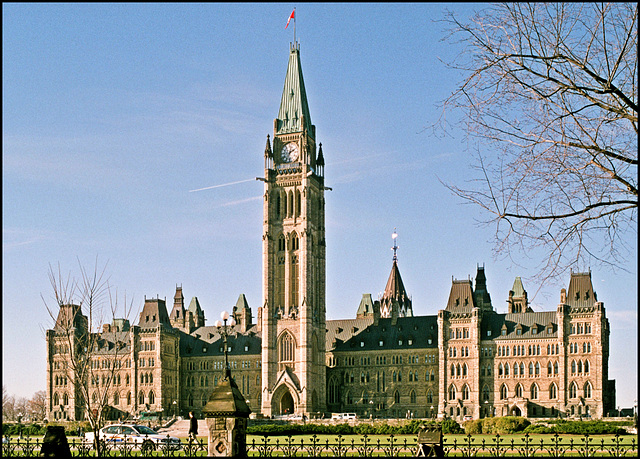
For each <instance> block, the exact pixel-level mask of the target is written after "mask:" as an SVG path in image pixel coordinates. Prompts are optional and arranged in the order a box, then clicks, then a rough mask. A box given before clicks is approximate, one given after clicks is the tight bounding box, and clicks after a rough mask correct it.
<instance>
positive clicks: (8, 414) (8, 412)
mask: <svg viewBox="0 0 640 459" xmlns="http://www.w3.org/2000/svg"><path fill="white" fill-rule="evenodd" d="M15 406H16V398H15V396H13V395H9V392H8V391H7V388H6V386H4V385H3V386H2V422H5V421H14V420H15V412H16V411H15Z"/></svg>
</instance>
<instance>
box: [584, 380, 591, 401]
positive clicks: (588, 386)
mask: <svg viewBox="0 0 640 459" xmlns="http://www.w3.org/2000/svg"><path fill="white" fill-rule="evenodd" d="M584 398H591V383H590V382H589V381H587V382H586V383H585V384H584Z"/></svg>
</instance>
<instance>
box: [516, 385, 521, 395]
mask: <svg viewBox="0 0 640 459" xmlns="http://www.w3.org/2000/svg"><path fill="white" fill-rule="evenodd" d="M516 397H519V398H522V386H521V385H520V384H518V385H517V386H516Z"/></svg>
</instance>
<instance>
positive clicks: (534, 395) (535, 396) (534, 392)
mask: <svg viewBox="0 0 640 459" xmlns="http://www.w3.org/2000/svg"><path fill="white" fill-rule="evenodd" d="M531 399H532V400H537V399H538V386H537V385H536V384H535V383H534V384H532V385H531Z"/></svg>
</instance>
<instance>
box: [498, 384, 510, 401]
mask: <svg viewBox="0 0 640 459" xmlns="http://www.w3.org/2000/svg"><path fill="white" fill-rule="evenodd" d="M508 395H509V394H508V391H507V385H506V384H503V385H502V386H500V400H506V399H507V396H508Z"/></svg>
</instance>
